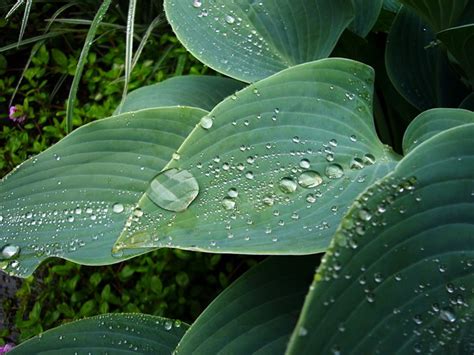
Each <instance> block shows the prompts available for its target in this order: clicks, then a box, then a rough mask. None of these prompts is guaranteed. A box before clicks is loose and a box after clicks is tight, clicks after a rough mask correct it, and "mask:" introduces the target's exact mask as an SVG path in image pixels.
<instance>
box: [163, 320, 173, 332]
mask: <svg viewBox="0 0 474 355" xmlns="http://www.w3.org/2000/svg"><path fill="white" fill-rule="evenodd" d="M171 328H173V323H172V322H171V321H169V320H167V321H166V322H165V329H166V330H171Z"/></svg>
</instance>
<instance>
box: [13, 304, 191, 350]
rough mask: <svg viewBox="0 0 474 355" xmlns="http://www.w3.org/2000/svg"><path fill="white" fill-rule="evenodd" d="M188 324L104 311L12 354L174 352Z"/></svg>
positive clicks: (55, 330)
mask: <svg viewBox="0 0 474 355" xmlns="http://www.w3.org/2000/svg"><path fill="white" fill-rule="evenodd" d="M188 327H189V326H188V325H187V324H185V323H182V322H180V321H173V320H170V319H166V318H161V317H154V316H149V315H145V314H120V313H113V314H105V315H100V316H97V317H92V318H86V319H82V320H79V321H75V322H71V323H68V324H65V325H62V326H60V327H57V328H54V329H51V330H48V331H46V332H44V333H43V334H41V335H40V336H36V337H34V338H32V339H30V340H28V341H26V342H24V343H22V344H20V345H19V346H17V347H15V348H14V349H13V350H11V351H10V352H9V354H12V355H15V354H27V355H29V354H51V355H52V354H107V353H108V354H131V353H137V352H138V353H140V354H160V355H161V354H163V355H164V354H172V352H173V350H174V349H175V347H176V345H177V344H178V342H179V340H180V339H181V338H182V336H183V335H184V333H185V332H186V330H187V329H188Z"/></svg>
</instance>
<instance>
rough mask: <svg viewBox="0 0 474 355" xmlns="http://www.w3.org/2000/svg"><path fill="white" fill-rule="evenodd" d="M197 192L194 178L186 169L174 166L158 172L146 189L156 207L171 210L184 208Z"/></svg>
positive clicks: (176, 210)
mask: <svg viewBox="0 0 474 355" xmlns="http://www.w3.org/2000/svg"><path fill="white" fill-rule="evenodd" d="M198 194H199V185H198V182H197V180H196V178H195V177H194V176H193V175H192V174H191V173H190V172H189V171H188V170H179V169H175V168H173V169H170V170H166V171H164V172H161V173H160V174H158V175H157V176H156V177H155V178H154V179H153V181H152V182H151V183H150V185H149V187H148V189H147V191H146V195H147V196H148V198H149V199H150V200H151V201H153V202H154V203H155V204H156V205H157V206H158V207H161V208H163V209H165V210H168V211H173V212H181V211H184V210H186V209H187V208H188V206H189V205H190V204H191V202H193V201H194V199H195V198H196V197H197V195H198Z"/></svg>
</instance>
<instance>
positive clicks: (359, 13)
mask: <svg viewBox="0 0 474 355" xmlns="http://www.w3.org/2000/svg"><path fill="white" fill-rule="evenodd" d="M382 5H383V0H354V7H355V9H354V11H355V17H354V21H352V23H351V24H350V25H349V29H350V30H351V31H353V32H354V33H356V34H358V35H359V36H361V37H365V36H367V35H368V34H369V32H370V30H371V29H372V27H374V25H375V23H376V22H377V19H378V17H379V14H380V10H382Z"/></svg>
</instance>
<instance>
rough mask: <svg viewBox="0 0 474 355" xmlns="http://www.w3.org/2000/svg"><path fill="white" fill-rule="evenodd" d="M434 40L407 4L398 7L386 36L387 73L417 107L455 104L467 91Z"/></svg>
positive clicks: (423, 108)
mask: <svg viewBox="0 0 474 355" xmlns="http://www.w3.org/2000/svg"><path fill="white" fill-rule="evenodd" d="M407 39H409V40H407ZM435 41H436V38H435V34H434V32H433V31H432V30H431V29H430V28H429V27H428V26H427V25H426V24H425V23H424V22H423V21H422V20H421V18H420V17H418V16H417V15H416V14H415V13H414V12H413V11H412V10H410V9H408V8H407V7H402V8H401V9H400V11H399V13H398V15H397V17H396V18H395V21H394V23H393V26H392V29H391V31H390V33H389V36H388V41H387V49H386V53H385V60H386V66H387V73H388V75H389V77H390V80H391V81H392V83H393V85H394V86H395V87H396V89H397V90H398V91H399V92H400V94H402V95H403V96H404V97H405V98H406V99H407V100H408V101H409V102H410V103H411V104H412V105H414V106H415V107H417V108H418V109H419V110H420V111H424V110H427V109H429V108H434V107H457V106H458V105H459V103H460V102H461V100H462V98H464V97H465V96H466V95H467V92H466V88H465V87H464V86H463V85H462V83H461V82H460V81H459V79H458V76H457V74H456V73H455V72H454V71H453V70H452V68H451V66H450V64H449V62H448V59H447V57H446V54H445V53H444V51H443V50H442V48H440V47H439V46H438V45H436V44H435Z"/></svg>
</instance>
